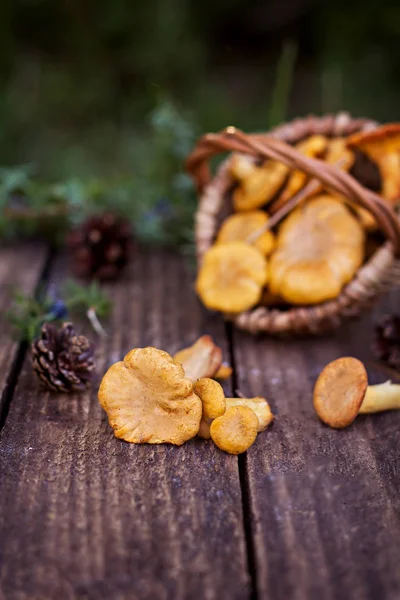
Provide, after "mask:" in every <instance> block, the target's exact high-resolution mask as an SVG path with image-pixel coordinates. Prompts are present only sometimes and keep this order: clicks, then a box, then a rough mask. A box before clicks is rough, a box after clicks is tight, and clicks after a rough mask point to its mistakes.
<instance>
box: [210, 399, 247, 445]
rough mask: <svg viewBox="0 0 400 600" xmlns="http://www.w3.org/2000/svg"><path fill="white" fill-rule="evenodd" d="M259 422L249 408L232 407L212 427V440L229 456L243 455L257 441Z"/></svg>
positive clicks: (215, 420)
mask: <svg viewBox="0 0 400 600" xmlns="http://www.w3.org/2000/svg"><path fill="white" fill-rule="evenodd" d="M258 426H259V421H258V417H257V415H256V414H255V413H254V412H253V411H252V410H251V408H249V407H248V406H232V407H231V408H228V410H227V411H226V413H225V414H224V415H222V417H218V418H217V419H214V421H213V422H212V423H211V426H210V433H211V439H212V440H213V442H214V444H215V445H216V446H218V448H220V449H221V450H224V451H225V452H228V453H229V454H241V453H242V452H245V451H246V450H248V449H249V448H250V446H251V445H252V444H254V442H255V441H256V437H257V430H258Z"/></svg>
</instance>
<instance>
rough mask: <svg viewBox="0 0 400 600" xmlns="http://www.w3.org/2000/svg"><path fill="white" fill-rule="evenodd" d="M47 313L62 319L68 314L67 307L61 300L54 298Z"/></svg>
mask: <svg viewBox="0 0 400 600" xmlns="http://www.w3.org/2000/svg"><path fill="white" fill-rule="evenodd" d="M49 313H50V314H51V315H53V316H54V318H55V319H64V317H66V316H67V314H68V309H67V307H66V306H65V304H64V302H63V301H62V300H55V301H54V302H53V303H52V305H51V306H50V310H49Z"/></svg>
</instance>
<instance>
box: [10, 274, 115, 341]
mask: <svg viewBox="0 0 400 600" xmlns="http://www.w3.org/2000/svg"><path fill="white" fill-rule="evenodd" d="M63 298H64V300H56V301H55V300H54V298H52V297H51V296H50V295H49V294H48V293H47V294H46V293H44V292H43V291H42V290H41V291H40V292H39V294H38V295H37V298H35V297H32V296H29V295H27V294H24V293H23V292H20V291H16V292H15V293H14V295H13V306H12V308H11V309H10V310H9V311H8V312H7V313H6V315H5V317H6V320H7V321H8V322H9V323H10V324H11V325H12V327H13V328H14V331H15V333H16V334H17V336H18V339H19V340H20V341H24V342H29V343H32V342H33V340H34V339H35V338H36V337H37V336H38V335H39V334H40V329H41V327H42V325H43V324H44V323H50V322H58V321H61V320H63V319H64V318H65V317H66V316H67V314H68V313H71V314H74V315H76V316H82V315H85V316H86V317H87V318H88V319H89V321H90V323H91V325H92V327H93V329H94V330H95V331H96V333H97V334H98V335H100V336H105V335H106V332H105V330H104V328H103V326H102V325H101V323H100V320H99V319H100V318H104V317H106V316H107V315H108V314H109V312H110V309H111V306H112V303H111V301H110V299H109V298H108V297H107V296H106V294H105V293H104V291H103V290H102V289H101V288H100V286H99V285H98V283H97V282H92V283H91V284H90V285H89V286H86V285H81V284H78V283H76V282H74V281H72V280H67V281H66V282H65V284H64V286H63ZM60 306H61V314H60Z"/></svg>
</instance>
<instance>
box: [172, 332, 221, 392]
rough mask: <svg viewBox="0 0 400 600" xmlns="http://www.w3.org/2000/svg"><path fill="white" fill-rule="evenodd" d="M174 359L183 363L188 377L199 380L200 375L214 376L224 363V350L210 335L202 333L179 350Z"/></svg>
mask: <svg viewBox="0 0 400 600" xmlns="http://www.w3.org/2000/svg"><path fill="white" fill-rule="evenodd" d="M174 360H175V361H176V362H178V363H180V364H181V365H182V367H183V369H184V371H185V375H186V377H189V379H191V380H192V381H197V379H199V378H200V377H214V375H215V373H216V372H217V371H218V370H219V368H220V366H221V363H222V350H221V348H220V347H219V346H217V344H216V343H215V342H214V340H213V339H212V337H211V336H210V335H202V336H201V337H199V339H198V340H196V341H195V343H194V344H192V345H191V346H188V348H183V350H179V352H177V353H176V354H175V355H174Z"/></svg>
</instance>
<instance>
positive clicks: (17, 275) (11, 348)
mask: <svg viewBox="0 0 400 600" xmlns="http://www.w3.org/2000/svg"><path fill="white" fill-rule="evenodd" d="M47 254H48V252H47V250H46V248H45V247H44V246H37V245H32V244H20V245H18V246H15V247H14V246H13V247H8V246H0V319H1V321H0V415H1V414H2V412H3V408H4V404H5V397H6V395H7V390H8V386H9V384H10V375H11V370H12V366H13V364H14V362H15V359H16V355H17V350H18V348H19V344H18V342H16V341H15V339H14V338H13V336H12V332H11V328H10V326H9V324H8V323H7V321H6V319H5V318H4V317H5V313H6V311H7V310H8V309H9V308H11V304H12V294H13V291H15V289H19V290H21V291H23V292H25V293H26V294H32V293H33V292H34V290H35V288H36V286H37V284H38V282H39V280H40V277H41V274H42V272H43V269H44V266H45V262H46V257H47Z"/></svg>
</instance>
